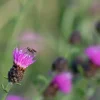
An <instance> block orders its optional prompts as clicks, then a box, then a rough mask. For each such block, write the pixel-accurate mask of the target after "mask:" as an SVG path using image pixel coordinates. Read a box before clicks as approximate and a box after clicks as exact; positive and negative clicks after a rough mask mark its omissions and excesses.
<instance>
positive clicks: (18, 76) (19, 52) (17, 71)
mask: <svg viewBox="0 0 100 100" xmlns="http://www.w3.org/2000/svg"><path fill="white" fill-rule="evenodd" d="M27 51H28V49H27V48H23V49H20V48H15V49H14V51H13V66H12V68H11V69H10V71H9V72H8V81H9V82H12V83H19V82H20V81H21V80H22V79H23V75H24V72H25V70H26V68H27V67H28V66H30V65H31V64H33V63H34V62H35V61H36V60H34V58H35V55H34V54H30V53H28V52H27Z"/></svg>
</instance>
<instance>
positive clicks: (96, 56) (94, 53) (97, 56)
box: [85, 46, 100, 66]
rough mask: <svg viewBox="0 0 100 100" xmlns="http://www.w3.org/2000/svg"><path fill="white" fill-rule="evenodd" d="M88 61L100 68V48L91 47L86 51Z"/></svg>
mask: <svg viewBox="0 0 100 100" xmlns="http://www.w3.org/2000/svg"><path fill="white" fill-rule="evenodd" d="M85 53H86V55H87V56H88V59H89V60H91V61H92V62H93V63H94V64H96V65H98V66H100V46H90V47H88V48H86V49H85Z"/></svg>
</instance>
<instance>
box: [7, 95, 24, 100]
mask: <svg viewBox="0 0 100 100" xmlns="http://www.w3.org/2000/svg"><path fill="white" fill-rule="evenodd" d="M6 100H24V99H23V98H22V97H20V96H15V95H9V96H7V98H6Z"/></svg>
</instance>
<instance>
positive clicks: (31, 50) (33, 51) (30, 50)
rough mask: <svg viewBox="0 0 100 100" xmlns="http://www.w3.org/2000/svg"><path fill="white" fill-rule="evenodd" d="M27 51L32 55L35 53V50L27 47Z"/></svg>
mask: <svg viewBox="0 0 100 100" xmlns="http://www.w3.org/2000/svg"><path fill="white" fill-rule="evenodd" d="M27 50H28V51H29V52H31V53H33V54H34V53H36V52H37V51H36V50H35V49H33V48H29V47H27Z"/></svg>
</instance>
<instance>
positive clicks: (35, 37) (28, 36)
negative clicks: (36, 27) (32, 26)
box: [18, 31, 46, 52]
mask: <svg viewBox="0 0 100 100" xmlns="http://www.w3.org/2000/svg"><path fill="white" fill-rule="evenodd" d="M18 40H19V42H20V46H21V47H27V46H29V47H31V48H34V49H35V50H36V51H37V52H41V51H42V50H44V48H45V47H44V46H45V43H46V42H45V39H44V37H43V36H42V35H40V34H38V33H33V32H31V31H25V32H22V33H21V34H20V36H19V37H18ZM41 44H42V45H41Z"/></svg>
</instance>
